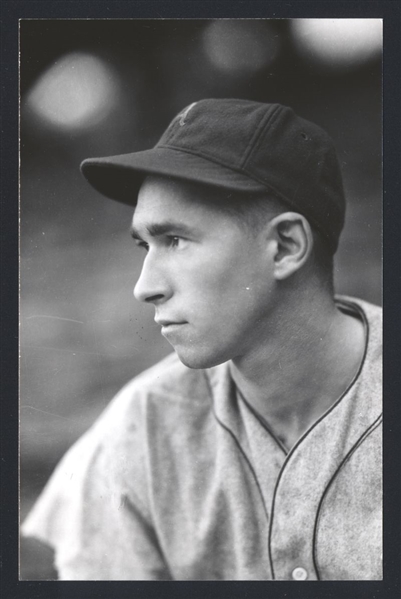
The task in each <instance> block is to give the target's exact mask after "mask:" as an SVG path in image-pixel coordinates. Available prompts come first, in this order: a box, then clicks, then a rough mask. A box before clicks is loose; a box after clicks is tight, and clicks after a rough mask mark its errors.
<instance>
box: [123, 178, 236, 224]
mask: <svg viewBox="0 0 401 599" xmlns="http://www.w3.org/2000/svg"><path fill="white" fill-rule="evenodd" d="M218 194H219V192H218V191H216V190H213V189H210V188H208V187H206V186H202V185H199V184H196V183H192V182H187V181H178V180H172V179H168V178H166V177H156V176H150V177H147V178H146V179H145V181H144V182H143V184H142V186H141V188H140V190H139V194H138V201H137V205H136V208H135V212H134V217H133V223H134V224H135V225H136V226H140V225H142V223H143V224H144V225H146V224H147V223H148V221H152V222H153V221H157V220H159V219H163V218H169V219H171V218H174V219H178V220H179V221H180V222H181V221H183V220H185V221H188V220H189V221H193V222H194V224H196V223H199V222H202V221H210V220H213V219H215V218H216V217H217V216H218V214H219V213H220V215H221V217H223V214H222V210H221V207H220V208H219V206H218ZM224 217H225V218H226V217H227V215H224Z"/></svg>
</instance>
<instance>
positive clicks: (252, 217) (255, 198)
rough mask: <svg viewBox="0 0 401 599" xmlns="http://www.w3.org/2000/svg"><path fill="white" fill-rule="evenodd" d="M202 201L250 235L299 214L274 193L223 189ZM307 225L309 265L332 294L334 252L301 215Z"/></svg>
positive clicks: (315, 228) (206, 196)
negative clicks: (283, 217)
mask: <svg viewBox="0 0 401 599" xmlns="http://www.w3.org/2000/svg"><path fill="white" fill-rule="evenodd" d="M204 197H205V199H206V201H207V202H210V204H213V205H214V206H218V207H220V208H221V209H222V210H224V211H225V212H227V213H229V214H231V215H233V216H234V217H236V218H237V219H238V222H239V223H240V224H241V225H244V226H246V227H247V229H248V230H249V231H251V232H255V231H259V230H260V229H261V227H263V225H264V224H265V223H266V220H267V219H269V218H272V217H273V216H278V215H279V214H283V213H284V212H289V211H291V212H298V213H299V214H302V212H300V211H299V210H297V209H296V208H294V207H292V206H291V205H290V204H289V203H287V202H285V201H284V200H282V199H281V198H279V197H278V196H277V195H275V194H274V193H270V192H268V191H266V193H264V192H263V193H260V192H259V193H255V192H252V193H250V192H238V191H235V192H233V191H230V190H226V189H217V188H214V189H213V192H212V193H211V194H210V193H205V196H204ZM303 216H304V217H305V218H306V220H307V221H308V223H309V224H310V227H311V230H312V235H313V249H312V253H311V264H313V266H314V270H315V272H316V274H317V275H318V277H319V279H320V280H321V282H322V283H323V284H324V286H325V287H327V289H328V290H329V292H330V293H333V292H334V280H333V279H334V261H333V257H334V256H333V250H332V249H331V248H330V245H329V243H328V242H327V241H326V239H325V237H324V236H323V234H322V233H321V232H320V231H319V229H318V228H317V227H316V226H315V225H314V223H312V222H311V221H310V219H309V218H308V217H307V216H306V215H304V214H303Z"/></svg>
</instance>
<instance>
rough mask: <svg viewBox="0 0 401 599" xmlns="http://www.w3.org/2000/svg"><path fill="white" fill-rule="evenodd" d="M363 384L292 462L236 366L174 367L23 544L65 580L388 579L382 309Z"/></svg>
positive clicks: (131, 388)
mask: <svg viewBox="0 0 401 599" xmlns="http://www.w3.org/2000/svg"><path fill="white" fill-rule="evenodd" d="M337 301H338V305H339V307H340V308H341V309H343V310H346V311H349V312H354V313H355V314H359V316H360V317H361V318H362V320H363V321H364V323H365V333H366V346H365V353H364V357H363V360H362V363H361V365H360V368H359V371H358V372H357V373H356V375H355V378H354V380H353V381H352V383H351V384H350V385H349V387H348V388H347V390H346V391H345V392H344V393H343V394H342V396H341V397H339V398H338V399H337V400H336V401H335V402H334V403H333V404H332V405H331V407H330V408H329V409H328V410H327V411H326V412H325V413H324V414H323V415H322V416H321V417H320V418H319V419H318V420H317V421H316V422H314V423H313V425H312V426H310V428H309V429H308V430H307V431H306V432H305V433H304V434H303V435H302V437H301V438H300V439H299V440H298V442H297V443H296V444H295V445H294V446H293V447H292V448H291V450H290V451H287V450H286V449H285V448H284V447H283V446H282V445H281V444H280V443H279V442H278V441H277V440H276V439H275V437H274V436H273V435H272V434H271V432H269V430H268V429H267V428H266V427H264V426H263V424H262V422H261V421H260V419H258V418H257V416H256V415H255V414H254V413H253V412H252V411H251V410H250V409H249V407H248V406H247V404H245V403H244V402H243V401H242V400H241V399H240V398H239V397H238V396H237V394H236V393H235V389H234V385H233V381H232V378H231V376H230V365H229V363H225V364H221V365H219V366H216V367H214V368H210V369H206V370H191V369H189V368H186V367H185V366H184V365H183V364H182V363H181V362H180V361H179V360H178V358H177V357H176V356H175V354H173V355H171V356H169V357H167V358H166V359H165V360H163V361H162V362H160V363H159V364H157V365H156V366H154V367H152V368H150V369H149V370H147V371H146V372H144V373H142V374H141V375H139V376H138V377H136V378H135V379H134V380H133V381H132V382H130V383H129V384H128V385H127V386H126V387H125V388H124V389H123V390H122V391H121V392H120V393H119V394H118V395H117V396H116V397H115V399H114V400H113V401H112V402H111V404H110V405H109V406H108V407H107V409H106V410H105V412H104V413H103V414H102V415H101V417H100V418H99V419H98V421H97V422H96V423H95V424H94V425H93V426H92V428H91V429H90V430H89V431H88V432H87V433H86V434H85V435H84V436H83V437H82V438H81V439H80V440H79V441H78V442H77V443H76V444H75V445H74V446H73V447H72V449H70V451H69V452H68V453H67V454H66V456H65V457H64V458H63V460H62V461H61V463H60V464H59V466H58V467H57V469H56V471H55V472H54V474H53V476H52V477H51V479H50V481H49V483H48V484H47V486H46V488H45V490H44V491H43V493H42V495H41V497H40V498H39V500H38V502H37V503H36V505H35V506H34V508H33V510H32V512H31V513H30V515H29V516H28V519H27V520H26V521H25V523H24V525H23V533H24V534H26V535H33V536H36V537H38V538H39V539H41V540H42V541H44V542H46V543H47V544H49V545H51V546H53V547H54V549H55V556H56V558H55V559H56V568H57V570H58V572H59V576H60V578H61V579H64V580H379V579H381V578H382V567H381V561H382V560H381V558H382V550H381V535H382V532H381V523H382V506H381V502H382V487H381V473H382V464H381V447H382V443H381V413H382V407H381V395H382V387H381V369H382V360H381V310H380V308H378V307H376V306H373V305H371V304H369V303H367V302H364V301H361V300H356V299H353V298H340V299H338V300H337Z"/></svg>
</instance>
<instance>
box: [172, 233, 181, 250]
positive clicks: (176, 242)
mask: <svg viewBox="0 0 401 599" xmlns="http://www.w3.org/2000/svg"><path fill="white" fill-rule="evenodd" d="M169 241H170V247H172V248H175V247H178V245H179V244H180V241H181V238H180V237H177V236H176V235H171V236H170V237H169Z"/></svg>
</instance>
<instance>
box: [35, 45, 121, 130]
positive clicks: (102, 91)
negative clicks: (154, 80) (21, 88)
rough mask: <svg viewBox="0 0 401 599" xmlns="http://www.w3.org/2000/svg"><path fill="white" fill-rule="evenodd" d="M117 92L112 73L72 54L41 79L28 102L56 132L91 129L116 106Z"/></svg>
mask: <svg viewBox="0 0 401 599" xmlns="http://www.w3.org/2000/svg"><path fill="white" fill-rule="evenodd" d="M118 89H119V86H118V82H117V81H116V77H115V76H114V73H113V72H112V71H111V70H110V69H109V68H108V67H107V66H106V65H105V64H104V63H103V61H101V60H100V59H99V58H97V57H95V56H92V55H90V54H83V53H78V52H74V53H72V54H68V55H66V56H64V57H63V58H61V59H59V60H57V61H56V62H55V63H54V65H53V66H52V67H50V68H49V69H48V70H47V71H46V72H45V73H44V74H43V75H42V76H41V77H40V79H39V80H38V81H37V82H36V84H35V86H34V87H33V89H32V90H31V92H30V93H29V96H28V98H27V102H28V104H29V106H30V107H31V108H32V109H33V110H34V111H35V113H36V114H37V115H39V116H41V117H42V118H44V119H45V120H46V121H47V122H48V123H49V124H52V125H54V126H57V127H59V128H65V129H73V128H82V127H90V126H93V125H94V124H96V123H98V122H99V121H100V120H102V119H103V118H104V117H105V116H107V114H109V112H110V110H111V109H112V108H113V107H114V106H115V104H116V101H117V99H118V96H119V94H118Z"/></svg>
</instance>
